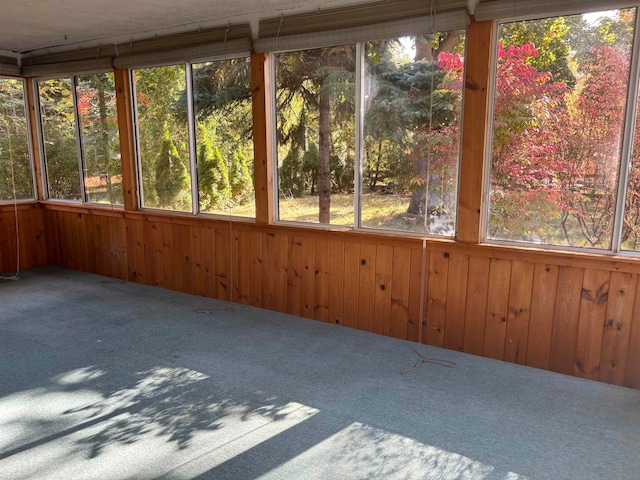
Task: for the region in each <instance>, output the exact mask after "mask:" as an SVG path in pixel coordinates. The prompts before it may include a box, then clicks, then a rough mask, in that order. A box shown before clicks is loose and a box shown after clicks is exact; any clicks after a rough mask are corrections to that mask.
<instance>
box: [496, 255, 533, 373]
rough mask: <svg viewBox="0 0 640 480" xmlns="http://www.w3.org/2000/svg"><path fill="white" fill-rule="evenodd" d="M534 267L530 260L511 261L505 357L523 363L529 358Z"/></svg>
mask: <svg viewBox="0 0 640 480" xmlns="http://www.w3.org/2000/svg"><path fill="white" fill-rule="evenodd" d="M534 267H535V265H533V264H532V263H528V262H519V261H514V262H512V263H511V285H510V286H509V308H508V313H507V337H506V342H505V345H504V359H505V360H506V361H507V362H513V363H519V364H521V365H524V364H525V363H526V360H527V345H528V343H529V319H530V315H531V293H532V291H533V272H534Z"/></svg>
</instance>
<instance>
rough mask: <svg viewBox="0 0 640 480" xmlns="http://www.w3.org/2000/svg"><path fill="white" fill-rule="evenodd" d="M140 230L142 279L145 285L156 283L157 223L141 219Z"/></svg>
mask: <svg viewBox="0 0 640 480" xmlns="http://www.w3.org/2000/svg"><path fill="white" fill-rule="evenodd" d="M142 231H143V233H144V242H143V246H144V273H143V276H142V280H143V282H144V283H145V284H146V285H157V280H156V277H157V274H156V270H157V269H158V266H157V258H158V254H157V253H156V237H157V235H158V225H157V224H156V223H154V222H152V221H149V220H143V221H142Z"/></svg>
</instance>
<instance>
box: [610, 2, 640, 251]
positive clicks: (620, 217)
mask: <svg viewBox="0 0 640 480" xmlns="http://www.w3.org/2000/svg"><path fill="white" fill-rule="evenodd" d="M639 13H640V12H638V9H636V18H635V31H634V35H633V50H632V52H631V66H630V69H629V86H628V90H627V109H626V112H625V123H624V133H623V137H622V149H621V155H620V167H619V170H618V190H617V196H616V207H615V211H614V212H615V216H614V223H613V237H612V240H611V243H612V245H611V250H612V251H613V252H614V253H619V252H620V250H622V227H623V225H624V214H625V209H626V198H627V188H628V183H629V173H630V171H631V156H632V154H633V134H634V130H635V124H636V121H637V119H636V102H637V99H638V84H639V81H638V77H639V76H640V61H639V59H638V55H640V51H639V48H640V47H639V46H638V45H639V44H640V15H639Z"/></svg>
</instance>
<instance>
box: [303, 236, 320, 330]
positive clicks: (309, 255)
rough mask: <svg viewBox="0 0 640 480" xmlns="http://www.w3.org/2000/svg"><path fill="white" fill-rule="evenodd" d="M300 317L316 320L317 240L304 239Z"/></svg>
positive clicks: (311, 238)
mask: <svg viewBox="0 0 640 480" xmlns="http://www.w3.org/2000/svg"><path fill="white" fill-rule="evenodd" d="M300 261H301V265H302V268H301V270H300V315H301V316H303V317H305V318H311V319H312V318H314V315H315V313H314V306H315V302H316V299H315V292H316V290H315V281H316V275H315V269H316V267H315V264H316V239H315V238H313V237H302V246H301V249H300Z"/></svg>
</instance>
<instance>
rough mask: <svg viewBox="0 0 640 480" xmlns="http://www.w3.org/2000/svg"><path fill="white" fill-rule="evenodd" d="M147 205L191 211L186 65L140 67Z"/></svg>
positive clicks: (136, 76)
mask: <svg viewBox="0 0 640 480" xmlns="http://www.w3.org/2000/svg"><path fill="white" fill-rule="evenodd" d="M134 80H135V94H136V106H137V122H138V124H137V127H138V136H139V155H140V166H141V175H142V205H143V206H144V207H152V208H162V209H168V210H181V211H188V212H190V211H191V183H190V175H191V173H190V172H191V163H190V158H189V136H188V128H187V108H186V105H187V103H186V80H185V67H184V65H172V66H168V67H157V68H145V69H141V70H135V71H134Z"/></svg>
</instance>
